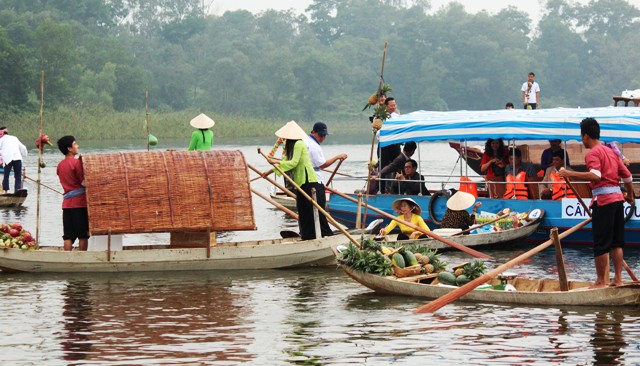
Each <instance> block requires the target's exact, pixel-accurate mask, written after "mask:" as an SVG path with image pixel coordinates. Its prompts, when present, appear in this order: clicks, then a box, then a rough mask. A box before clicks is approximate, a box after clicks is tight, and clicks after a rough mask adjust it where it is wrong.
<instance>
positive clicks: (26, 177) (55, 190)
mask: <svg viewBox="0 0 640 366" xmlns="http://www.w3.org/2000/svg"><path fill="white" fill-rule="evenodd" d="M23 177H24V178H25V179H28V180H30V181H32V182H34V183H36V184H38V185H41V186H43V187H44V188H48V189H50V190H52V191H54V192H56V193H58V194H60V195H63V194H64V193H62V192H60V191H59V190H57V189H55V188H52V187H49V186H48V185H46V184H44V183H41V182H39V181H37V180H34V179H33V178H31V177H29V176H28V175H26V174H24V175H23Z"/></svg>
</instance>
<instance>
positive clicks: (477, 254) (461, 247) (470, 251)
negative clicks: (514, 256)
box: [327, 187, 491, 258]
mask: <svg viewBox="0 0 640 366" xmlns="http://www.w3.org/2000/svg"><path fill="white" fill-rule="evenodd" d="M327 189H328V190H329V191H331V192H333V193H335V194H337V195H338V196H340V197H343V198H345V199H347V200H349V201H351V202H354V203H358V201H357V200H356V199H354V198H351V197H349V196H347V195H346V194H344V193H341V192H339V191H337V190H335V189H333V188H330V187H327ZM363 205H364V206H365V208H368V209H370V210H371V211H373V212H377V213H379V214H380V215H382V216H384V217H386V218H388V219H391V220H395V221H397V222H399V223H401V224H402V225H405V226H408V227H410V228H412V229H413V230H417V231H419V232H421V233H423V234H425V235H427V236H430V237H432V238H434V239H436V240H439V241H441V242H443V243H445V244H447V245H449V246H452V247H454V248H456V249H458V250H460V251H463V252H465V253H467V254H470V255H472V256H474V257H476V258H491V256H490V255H487V254H484V253H480V252H479V251H477V250H474V249H471V248H468V247H465V246H464V245H462V244H458V243H456V242H454V241H452V240H449V239H447V238H443V237H441V236H439V235H436V234H434V233H432V232H431V231H427V230H424V229H423V228H421V227H418V226H416V225H414V224H412V223H410V222H408V221H405V220H402V219H400V218H398V217H396V216H393V215H390V214H388V213H386V212H384V211H382V210H379V209H377V208H375V207H373V206H370V205H369V204H367V203H363Z"/></svg>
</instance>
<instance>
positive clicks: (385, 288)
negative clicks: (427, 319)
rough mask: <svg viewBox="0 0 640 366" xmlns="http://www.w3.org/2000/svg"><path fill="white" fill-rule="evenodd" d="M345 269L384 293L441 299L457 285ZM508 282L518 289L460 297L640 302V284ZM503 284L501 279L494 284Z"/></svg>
mask: <svg viewBox="0 0 640 366" xmlns="http://www.w3.org/2000/svg"><path fill="white" fill-rule="evenodd" d="M342 268H343V269H344V271H345V272H346V273H347V275H349V277H351V278H353V279H354V280H356V281H357V282H359V283H360V284H362V285H364V286H366V287H368V288H370V289H372V290H374V291H375V292H377V293H381V294H390V295H402V296H415V297H424V298H427V299H437V298H439V297H441V296H443V295H445V294H447V293H449V292H451V291H453V290H455V289H456V288H457V287H455V286H446V285H439V284H437V275H436V274H430V275H418V276H412V277H404V278H401V279H399V278H397V277H395V276H386V277H383V276H379V275H374V274H369V273H363V272H358V271H355V270H353V269H351V268H349V267H347V266H342ZM505 281H506V282H507V283H508V284H510V285H512V286H513V287H515V289H516V291H502V290H494V289H482V290H481V289H476V290H473V291H471V292H469V293H468V294H466V295H464V296H463V297H461V298H460V300H461V301H477V302H485V303H502V304H511V305H552V306H558V305H571V306H574V305H585V306H586V305H590V306H593V305H595V306H622V305H635V306H637V305H640V284H639V283H627V284H624V285H622V286H616V287H604V288H598V289H589V286H590V285H591V284H592V282H578V281H569V291H560V284H559V281H557V280H540V279H527V278H517V277H516V278H512V279H509V280H506V279H505ZM498 283H500V279H498V280H495V282H494V284H498Z"/></svg>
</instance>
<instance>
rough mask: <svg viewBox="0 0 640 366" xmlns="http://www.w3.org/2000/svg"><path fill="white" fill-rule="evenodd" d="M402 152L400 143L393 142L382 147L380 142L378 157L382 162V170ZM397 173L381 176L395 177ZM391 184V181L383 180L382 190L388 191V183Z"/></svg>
mask: <svg viewBox="0 0 640 366" xmlns="http://www.w3.org/2000/svg"><path fill="white" fill-rule="evenodd" d="M400 153H401V145H400V144H393V145H389V146H385V147H383V148H380V145H379V144H378V158H379V159H380V162H379V165H380V170H382V169H384V167H385V166H387V165H389V164H391V162H393V160H394V159H395V158H397V157H398V155H400ZM395 174H396V172H392V173H389V174H386V176H384V177H380V178H388V179H395ZM390 184H391V182H390V181H384V180H381V181H380V192H382V193H385V192H386V191H388V190H389V186H388V185H390Z"/></svg>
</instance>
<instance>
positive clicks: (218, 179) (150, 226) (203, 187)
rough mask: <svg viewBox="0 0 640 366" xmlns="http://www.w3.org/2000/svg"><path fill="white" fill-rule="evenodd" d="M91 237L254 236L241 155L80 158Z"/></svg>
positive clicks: (208, 153) (151, 154) (146, 154)
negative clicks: (181, 233)
mask: <svg viewBox="0 0 640 366" xmlns="http://www.w3.org/2000/svg"><path fill="white" fill-rule="evenodd" d="M82 160H83V164H84V171H85V184H86V189H87V207H88V211H89V230H90V231H91V234H92V235H100V234H108V233H109V232H111V233H112V234H126V233H152V232H176V231H206V230H210V231H231V230H255V222H254V217H253V206H252V202H251V191H250V187H249V178H248V176H249V173H248V171H247V166H246V163H245V160H244V156H243V155H242V153H241V152H240V151H220V150H216V151H157V152H133V153H117V154H96V155H85V156H83V157H82Z"/></svg>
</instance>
